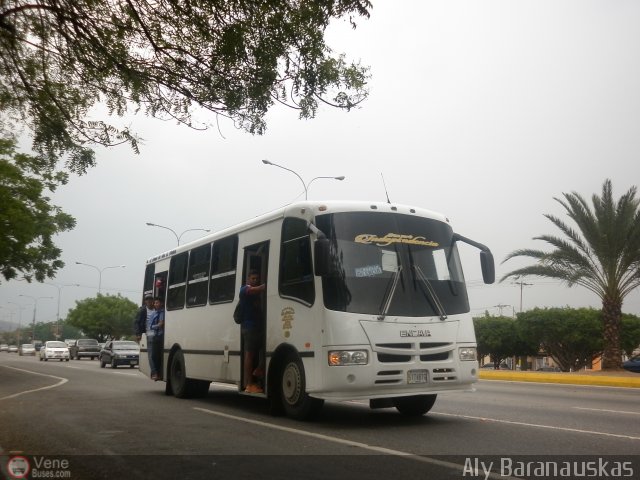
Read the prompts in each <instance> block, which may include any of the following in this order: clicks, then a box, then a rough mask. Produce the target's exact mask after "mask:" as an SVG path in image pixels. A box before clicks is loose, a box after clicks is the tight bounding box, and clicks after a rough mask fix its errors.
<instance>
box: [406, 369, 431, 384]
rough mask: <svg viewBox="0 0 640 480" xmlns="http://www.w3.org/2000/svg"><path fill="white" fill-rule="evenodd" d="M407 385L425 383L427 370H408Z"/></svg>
mask: <svg viewBox="0 0 640 480" xmlns="http://www.w3.org/2000/svg"><path fill="white" fill-rule="evenodd" d="M407 383H427V370H409V371H408V372H407Z"/></svg>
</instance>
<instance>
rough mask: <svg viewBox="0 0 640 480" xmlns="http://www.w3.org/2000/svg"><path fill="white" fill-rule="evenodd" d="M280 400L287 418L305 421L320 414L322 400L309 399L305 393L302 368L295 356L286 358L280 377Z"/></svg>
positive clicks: (300, 362) (291, 355) (298, 358)
mask: <svg viewBox="0 0 640 480" xmlns="http://www.w3.org/2000/svg"><path fill="white" fill-rule="evenodd" d="M279 393H280V399H281V400H282V407H283V408H284V411H285V413H286V414H287V416H289V417H291V418H295V419H298V420H305V419H308V418H311V417H313V416H314V415H316V414H317V413H319V412H320V409H321V408H322V405H323V404H324V400H320V399H318V398H312V397H310V396H309V395H308V394H307V392H306V383H305V375H304V366H303V365H302V361H301V360H300V357H298V356H297V355H295V354H290V355H288V356H287V358H286V359H285V362H284V366H283V368H282V370H281V376H280V392H279Z"/></svg>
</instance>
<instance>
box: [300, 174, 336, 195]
mask: <svg viewBox="0 0 640 480" xmlns="http://www.w3.org/2000/svg"><path fill="white" fill-rule="evenodd" d="M319 178H328V179H329V180H340V181H342V180H344V178H345V177H344V175H340V176H339V177H315V178H312V179H311V180H310V181H309V183H307V192H308V191H309V186H310V185H311V184H312V183H313V181H314V180H318V179H319Z"/></svg>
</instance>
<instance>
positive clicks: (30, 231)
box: [0, 138, 75, 282]
mask: <svg viewBox="0 0 640 480" xmlns="http://www.w3.org/2000/svg"><path fill="white" fill-rule="evenodd" d="M66 179H67V177H66V175H65V174H63V173H59V172H58V173H55V172H54V171H53V170H52V168H50V167H49V165H48V163H47V162H46V161H45V160H44V159H42V158H41V157H35V156H31V155H26V154H22V153H16V150H15V141H14V140H13V139H11V138H0V205H1V208H0V272H1V273H2V276H3V277H4V279H5V280H10V279H12V278H15V277H16V276H17V275H18V274H19V273H21V274H22V275H23V276H24V277H25V278H26V279H27V280H29V281H30V280H31V278H32V277H35V279H36V280H38V281H39V282H42V281H44V280H45V279H46V278H52V277H54V276H55V273H56V271H57V270H58V269H60V268H62V267H63V266H64V263H63V262H62V261H61V260H59V257H60V253H61V250H60V249H59V248H57V247H56V246H55V245H54V243H53V237H54V236H55V235H56V234H58V233H60V232H64V231H66V230H71V229H72V228H73V227H74V226H75V220H74V219H73V217H71V216H69V215H67V214H66V213H64V212H63V211H62V210H61V209H60V208H59V207H56V206H55V205H51V203H49V202H50V199H49V197H47V196H46V195H45V192H46V191H50V192H53V191H55V189H56V187H57V186H58V185H59V184H64V183H66Z"/></svg>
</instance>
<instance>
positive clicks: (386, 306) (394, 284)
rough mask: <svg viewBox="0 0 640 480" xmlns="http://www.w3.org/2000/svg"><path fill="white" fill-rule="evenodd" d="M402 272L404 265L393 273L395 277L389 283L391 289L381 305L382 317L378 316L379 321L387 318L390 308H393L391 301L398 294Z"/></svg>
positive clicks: (388, 289) (399, 266)
mask: <svg viewBox="0 0 640 480" xmlns="http://www.w3.org/2000/svg"><path fill="white" fill-rule="evenodd" d="M400 272H402V265H398V269H397V270H396V271H395V272H393V277H391V282H390V283H389V285H390V286H389V288H387V291H386V293H385V295H384V297H383V298H382V304H381V305H380V315H378V320H384V319H385V317H386V316H387V312H388V311H389V307H390V306H391V301H392V300H393V295H394V293H396V287H397V286H398V281H399V280H400Z"/></svg>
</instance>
